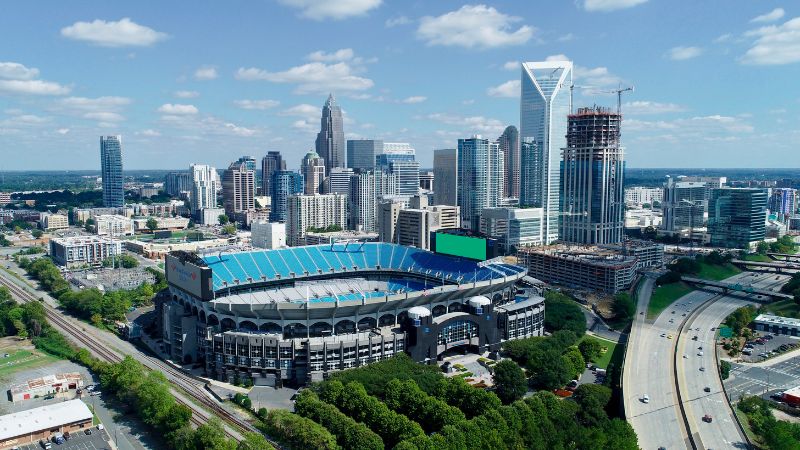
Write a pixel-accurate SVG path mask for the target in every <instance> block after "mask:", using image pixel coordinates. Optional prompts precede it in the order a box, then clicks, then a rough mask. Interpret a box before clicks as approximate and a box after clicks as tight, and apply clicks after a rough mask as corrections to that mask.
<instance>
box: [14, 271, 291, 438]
mask: <svg viewBox="0 0 800 450" xmlns="http://www.w3.org/2000/svg"><path fill="white" fill-rule="evenodd" d="M0 285H3V286H6V287H7V288H8V289H9V290H10V291H11V294H12V295H13V296H14V297H15V298H17V299H19V300H20V301H22V302H28V301H37V299H38V298H40V297H41V298H43V299H44V301H43V305H44V306H45V310H46V313H47V318H48V321H49V322H50V324H51V325H52V326H54V327H55V328H56V329H58V330H59V331H60V332H61V333H62V334H64V336H65V337H67V338H68V339H69V340H71V341H73V342H74V343H75V344H77V345H78V346H79V347H84V348H86V349H87V350H89V351H90V352H91V353H92V354H93V355H94V356H96V357H98V358H100V359H102V360H104V361H108V362H116V361H120V360H121V359H122V358H123V357H124V356H125V355H130V356H132V357H133V358H134V359H136V360H137V361H139V362H141V363H142V364H143V365H144V366H145V367H147V368H148V369H150V370H156V371H159V372H162V373H163V374H164V375H165V376H166V377H167V379H168V380H169V382H170V383H171V384H172V385H173V390H172V393H173V395H174V396H175V398H176V400H177V401H178V402H180V403H182V404H185V405H186V406H188V407H189V408H190V409H191V410H192V422H193V423H194V424H195V425H201V424H203V423H205V422H208V421H209V420H210V419H212V418H214V417H219V418H220V419H222V421H223V426H224V429H225V432H226V434H227V435H228V436H229V437H231V438H233V439H236V440H237V441H239V440H241V439H242V438H243V433H244V432H259V431H258V430H257V429H256V428H255V427H254V426H253V425H252V424H250V423H249V422H247V421H246V420H244V419H242V418H240V417H238V416H237V415H236V413H232V412H230V411H228V410H227V409H225V408H224V407H223V406H222V405H221V404H220V403H219V402H217V401H216V400H215V399H213V398H212V397H211V396H210V395H209V394H208V393H207V392H206V391H205V389H204V384H205V383H204V382H203V381H202V380H199V379H196V378H194V377H192V376H189V375H187V374H185V373H183V372H182V371H181V370H179V369H177V368H175V367H173V366H171V365H170V364H167V363H166V362H164V361H162V360H160V359H158V358H154V357H151V356H149V355H147V354H145V353H143V352H142V351H141V350H139V349H138V348H136V347H135V346H133V345H132V344H131V343H130V342H127V341H124V340H121V339H119V338H118V337H117V336H116V335H114V334H112V333H109V332H107V331H103V330H99V329H97V328H94V327H92V326H90V325H88V324H84V323H82V322H79V321H77V320H75V319H73V318H70V317H67V316H65V315H63V313H62V312H61V311H59V310H58V309H56V308H55V304H56V303H55V300H54V299H53V298H52V297H50V296H49V295H47V294H46V293H44V292H39V291H35V290H33V289H32V288H31V287H30V286H28V285H27V283H25V282H23V281H20V280H18V279H15V278H14V277H13V276H12V275H11V274H10V273H9V272H8V271H6V270H0ZM268 440H269V438H268ZM270 442H271V443H272V440H270ZM273 445H275V446H277V443H273ZM278 448H280V447H278Z"/></svg>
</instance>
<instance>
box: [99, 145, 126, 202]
mask: <svg viewBox="0 0 800 450" xmlns="http://www.w3.org/2000/svg"><path fill="white" fill-rule="evenodd" d="M100 172H101V176H102V177H103V206H105V207H106V208H117V207H120V206H125V188H124V187H123V184H124V180H123V178H122V136H100Z"/></svg>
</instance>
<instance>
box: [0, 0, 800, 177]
mask: <svg viewBox="0 0 800 450" xmlns="http://www.w3.org/2000/svg"><path fill="white" fill-rule="evenodd" d="M3 10H4V12H3V14H1V15H0V156H2V158H1V159H0V170H19V169H94V168H97V167H99V159H100V156H99V142H98V141H99V136H100V135H101V134H122V135H123V144H124V163H125V167H126V168H127V169H147V168H159V169H160V168H164V169H167V168H183V167H187V166H188V165H189V164H190V163H192V162H197V163H208V164H214V165H216V166H218V167H224V166H227V164H228V163H229V162H230V161H233V160H235V159H236V158H237V157H238V156H240V155H242V154H250V155H254V156H257V157H261V156H262V155H263V154H265V153H266V152H267V151H269V150H279V151H281V152H283V154H284V156H285V157H286V158H287V160H288V163H289V166H290V167H297V166H298V165H299V161H300V158H301V157H302V155H304V154H305V153H306V152H307V151H308V149H310V148H312V147H313V145H314V138H315V133H316V131H318V129H319V115H320V108H321V106H322V104H323V102H324V101H325V98H326V97H327V94H328V92H333V93H334V94H335V95H336V96H337V99H338V101H339V103H340V104H341V105H342V108H343V109H344V112H345V133H346V135H347V136H348V137H363V138H382V139H384V140H387V141H399V142H410V143H412V144H413V145H414V146H415V147H416V149H417V153H418V155H419V159H420V160H421V162H422V165H423V167H425V166H430V165H431V164H432V150H433V149H434V148H445V147H454V146H455V145H456V141H457V139H458V138H459V137H469V136H471V135H473V134H482V135H484V136H488V137H492V138H494V137H497V136H498V135H499V134H500V133H501V132H502V129H503V128H504V127H505V126H506V125H509V124H514V125H518V122H519V98H518V94H519V92H518V91H519V78H520V69H519V67H518V64H517V62H518V61H522V60H525V61H537V60H544V59H546V58H548V57H557V55H565V56H566V57H568V58H569V59H571V60H572V61H573V62H574V64H575V65H576V73H575V77H576V80H575V84H576V85H580V86H591V87H592V89H576V100H575V103H576V106H581V105H587V106H590V105H592V104H595V103H596V104H599V105H605V106H614V105H615V103H616V98H615V97H614V96H609V95H607V94H603V93H601V92H598V91H602V90H605V89H610V88H613V87H616V86H618V85H619V84H620V83H621V84H622V85H623V86H628V85H634V86H635V88H636V90H635V92H633V93H626V94H625V97H624V99H623V103H624V104H623V113H624V115H625V121H624V122H623V140H624V143H625V146H626V149H627V160H628V166H629V167H799V166H800V151H798V142H800V123H798V122H799V120H798V119H800V114H799V111H798V110H800V89H798V88H797V82H798V81H797V80H798V79H800V77H799V75H800V70H798V68H800V5H798V4H796V3H792V2H786V1H785V0H784V1H783V2H773V1H766V0H765V1H758V2H755V1H749V0H709V1H702V2H698V1H695V0H681V1H678V0H576V1H525V2H523V1H495V2H490V3H489V2H487V3H464V2H461V1H458V2H456V1H448V0H437V1H435V2H431V1H415V0H404V1H400V0H384V1H382V0H338V1H321V0H260V1H250V2H218V1H197V2H163V1H161V2H158V1H136V2H124V3H123V2H101V1H81V2H63V1H55V0H53V1H6V2H3Z"/></svg>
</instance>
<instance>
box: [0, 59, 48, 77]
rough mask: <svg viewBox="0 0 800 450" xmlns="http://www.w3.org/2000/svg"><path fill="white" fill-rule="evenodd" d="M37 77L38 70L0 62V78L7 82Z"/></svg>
mask: <svg viewBox="0 0 800 450" xmlns="http://www.w3.org/2000/svg"><path fill="white" fill-rule="evenodd" d="M38 76H39V69H35V68H32V67H25V66H24V65H22V64H20V63H15V62H0V78H5V79H8V80H32V79H34V78H36V77H38Z"/></svg>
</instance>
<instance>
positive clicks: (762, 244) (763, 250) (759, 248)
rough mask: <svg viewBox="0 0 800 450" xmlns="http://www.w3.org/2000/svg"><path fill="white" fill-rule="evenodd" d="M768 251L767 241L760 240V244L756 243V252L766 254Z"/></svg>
mask: <svg viewBox="0 0 800 450" xmlns="http://www.w3.org/2000/svg"><path fill="white" fill-rule="evenodd" d="M768 251H769V244H767V243H766V242H764V241H760V242H759V243H758V244H756V253H758V254H759V255H766V254H767V252H768Z"/></svg>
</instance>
